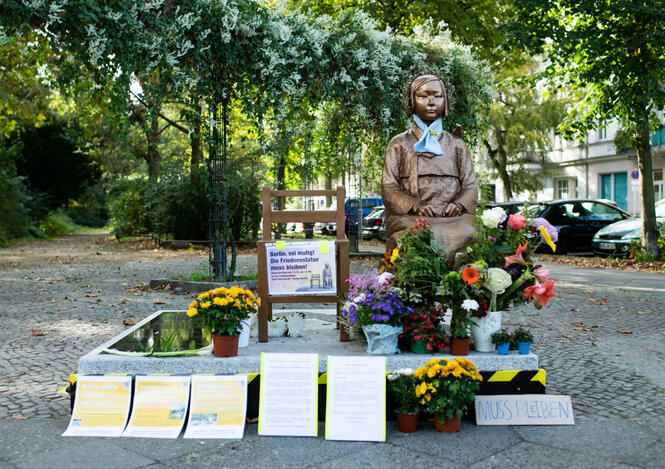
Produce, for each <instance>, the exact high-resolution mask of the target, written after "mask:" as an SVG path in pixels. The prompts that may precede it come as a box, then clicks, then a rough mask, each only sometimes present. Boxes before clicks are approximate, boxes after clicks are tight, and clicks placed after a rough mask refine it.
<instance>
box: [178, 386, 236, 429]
mask: <svg viewBox="0 0 665 469" xmlns="http://www.w3.org/2000/svg"><path fill="white" fill-rule="evenodd" d="M246 414H247V375H237V376H207V375H193V376H192V389H191V398H190V402H189V418H188V419H187V428H186V429H185V434H184V436H183V438H235V439H240V438H242V436H243V433H244V432H245V415H246Z"/></svg>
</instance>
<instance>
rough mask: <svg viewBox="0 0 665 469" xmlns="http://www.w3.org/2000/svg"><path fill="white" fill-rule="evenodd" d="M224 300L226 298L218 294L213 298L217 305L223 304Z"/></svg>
mask: <svg viewBox="0 0 665 469" xmlns="http://www.w3.org/2000/svg"><path fill="white" fill-rule="evenodd" d="M223 301H224V300H223V299H221V298H220V297H219V296H216V297H215V298H213V300H212V302H213V304H215V305H217V306H223Z"/></svg>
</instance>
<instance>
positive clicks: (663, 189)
mask: <svg viewBox="0 0 665 469" xmlns="http://www.w3.org/2000/svg"><path fill="white" fill-rule="evenodd" d="M653 195H654V199H655V200H656V202H657V201H659V200H661V199H665V179H663V170H662V169H655V170H654V171H653Z"/></svg>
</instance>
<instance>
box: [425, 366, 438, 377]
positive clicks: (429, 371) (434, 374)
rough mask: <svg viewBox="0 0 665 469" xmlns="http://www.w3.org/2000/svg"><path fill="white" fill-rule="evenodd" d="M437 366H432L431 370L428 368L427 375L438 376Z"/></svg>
mask: <svg viewBox="0 0 665 469" xmlns="http://www.w3.org/2000/svg"><path fill="white" fill-rule="evenodd" d="M436 371H437V370H436V368H434V367H432V368H430V369H429V370H427V376H429V377H430V378H434V377H435V376H436Z"/></svg>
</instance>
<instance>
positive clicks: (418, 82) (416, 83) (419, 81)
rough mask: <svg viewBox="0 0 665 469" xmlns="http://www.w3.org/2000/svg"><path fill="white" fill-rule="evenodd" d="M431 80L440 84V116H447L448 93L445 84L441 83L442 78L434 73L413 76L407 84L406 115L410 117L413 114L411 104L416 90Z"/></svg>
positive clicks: (412, 104)
mask: <svg viewBox="0 0 665 469" xmlns="http://www.w3.org/2000/svg"><path fill="white" fill-rule="evenodd" d="M431 81H438V82H439V84H440V85H441V90H442V91H443V114H442V115H441V117H448V93H447V92H446V85H445V84H444V83H443V80H441V78H439V77H438V76H436V75H420V76H417V77H416V78H414V79H413V80H412V81H411V84H410V85H409V94H408V98H407V99H408V101H407V105H406V109H405V111H406V115H407V116H409V117H411V116H412V115H413V106H414V102H415V100H416V91H418V89H419V88H420V87H421V86H423V85H424V84H425V83H429V82H431Z"/></svg>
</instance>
